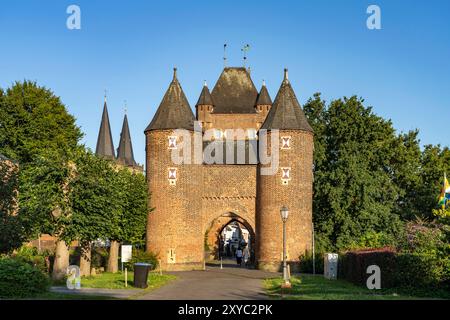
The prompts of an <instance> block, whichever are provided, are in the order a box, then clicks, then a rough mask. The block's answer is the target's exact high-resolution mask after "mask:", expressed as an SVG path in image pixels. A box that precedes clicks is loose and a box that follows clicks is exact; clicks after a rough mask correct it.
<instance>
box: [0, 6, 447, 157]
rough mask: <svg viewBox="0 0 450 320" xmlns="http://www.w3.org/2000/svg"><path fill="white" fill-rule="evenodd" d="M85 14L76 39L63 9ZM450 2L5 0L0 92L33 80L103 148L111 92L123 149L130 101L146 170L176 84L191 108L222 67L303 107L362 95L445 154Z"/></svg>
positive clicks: (0, 17) (0, 16)
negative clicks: (372, 18)
mask: <svg viewBox="0 0 450 320" xmlns="http://www.w3.org/2000/svg"><path fill="white" fill-rule="evenodd" d="M70 4H77V5H79V6H80V8H81V30H68V29H67V28H66V19H67V17H68V16H69V15H68V14H67V13H66V8H67V7H68V6H69V5H70ZM370 4H377V5H379V6H380V8H381V19H382V20H381V21H382V30H368V29H367V28H366V19H367V17H368V15H367V14H366V9H367V7H368V5H370ZM449 17H450V1H447V0H442V1H422V0H420V1H419V0H415V1H400V0H389V1H379V0H373V1H364V0H345V1H344V0H342V1H331V0H329V1H317V0H314V1H313V0H310V1H248V0H247V1H242V0H241V1H230V0H226V1H211V0H210V1H194V0H190V1H131V0H130V1H100V0H97V1H93V0H83V1H81V0H72V1H65V0H47V1H24V0H15V1H2V3H1V5H0V37H1V43H2V46H1V49H0V86H1V87H3V88H5V87H7V86H10V85H11V83H12V82H13V81H15V80H23V79H30V80H36V81H37V82H38V83H39V84H41V85H45V86H47V87H49V88H51V89H52V90H53V91H54V92H55V93H56V94H57V95H59V96H61V98H62V101H63V102H64V103H65V104H66V105H67V106H68V109H69V111H70V112H71V113H72V114H73V115H75V117H76V118H77V124H78V125H79V126H80V127H81V128H82V130H83V132H84V133H85V137H84V142H85V143H86V145H87V146H89V147H91V148H92V149H95V143H96V139H97V133H98V129H99V123H100V117H101V111H102V105H103V91H104V89H105V88H106V89H107V90H108V106H109V112H110V119H111V126H112V130H113V138H114V143H115V147H116V148H117V144H118V140H119V134H120V129H121V126H122V119H123V101H124V100H125V99H126V100H127V101H128V117H129V122H130V126H131V135H132V139H133V144H134V151H135V157H136V160H137V161H138V162H140V163H144V160H145V154H144V149H145V137H144V134H143V130H144V129H145V127H146V126H147V124H148V123H149V121H150V120H151V119H152V117H153V115H154V113H155V110H156V108H157V107H158V105H159V103H160V101H161V98H162V96H163V94H164V92H165V90H166V89H167V86H168V84H169V82H170V80H171V77H172V67H173V66H177V67H178V70H179V72H178V75H179V79H180V81H181V84H182V86H183V89H184V91H185V93H186V95H187V97H188V99H189V102H190V104H191V107H192V108H194V105H195V103H196V101H197V98H198V95H199V94H200V91H201V88H202V83H203V80H207V82H208V84H209V85H210V88H211V87H212V86H213V84H214V83H215V81H216V80H217V78H218V76H219V74H220V72H221V70H222V67H223V61H222V53H223V44H224V43H227V44H228V57H229V65H231V66H240V65H242V54H241V51H240V49H241V47H242V46H243V45H244V44H246V43H249V44H250V45H251V50H250V52H249V53H248V65H249V66H250V67H251V69H252V72H251V73H252V77H253V80H254V82H255V84H256V86H257V87H258V88H259V87H260V85H261V81H262V79H265V80H266V83H267V86H268V89H269V92H270V94H271V96H272V98H274V97H275V94H276V91H277V90H278V87H279V85H280V82H281V80H282V76H283V75H282V71H283V68H284V67H288V68H289V78H290V80H291V83H292V84H293V87H294V89H295V91H296V93H297V96H298V98H299V99H300V102H301V103H304V102H305V101H306V100H307V99H308V98H309V97H311V96H312V95H313V93H314V92H318V91H320V92H322V94H323V97H324V98H325V99H326V100H328V101H329V100H330V99H334V98H339V97H342V96H351V95H353V94H356V95H358V96H362V97H364V98H365V99H366V102H367V104H368V105H372V106H373V107H374V111H375V112H376V113H377V114H379V115H381V116H383V117H386V118H390V119H392V121H393V123H394V125H395V127H396V128H397V130H398V131H399V132H400V131H407V130H410V129H414V128H419V129H420V138H421V141H422V145H423V144H429V143H432V144H437V143H440V144H443V145H449V133H448V132H449V130H448V124H449V121H450V18H449Z"/></svg>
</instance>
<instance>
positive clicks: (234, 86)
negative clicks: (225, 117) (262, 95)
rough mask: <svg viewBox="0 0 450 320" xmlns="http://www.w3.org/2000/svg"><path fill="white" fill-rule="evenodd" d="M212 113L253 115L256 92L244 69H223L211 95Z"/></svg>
mask: <svg viewBox="0 0 450 320" xmlns="http://www.w3.org/2000/svg"><path fill="white" fill-rule="evenodd" d="M211 96H212V100H213V101H214V111H213V113H255V112H256V110H255V103H256V98H257V97H258V90H256V87H255V85H254V83H253V81H252V79H251V78H250V74H249V72H248V71H247V70H246V69H245V68H225V69H223V71H222V74H221V75H220V77H219V80H217V83H216V85H215V86H214V89H213V91H212V93H211Z"/></svg>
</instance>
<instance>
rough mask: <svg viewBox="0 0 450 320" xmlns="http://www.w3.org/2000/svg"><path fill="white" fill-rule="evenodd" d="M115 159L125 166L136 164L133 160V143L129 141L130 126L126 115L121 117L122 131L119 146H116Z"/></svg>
mask: <svg viewBox="0 0 450 320" xmlns="http://www.w3.org/2000/svg"><path fill="white" fill-rule="evenodd" d="M117 160H118V161H119V163H122V164H125V165H127V166H136V161H134V154H133V145H132V143H131V135H130V128H129V126H128V118H127V115H125V117H124V118H123V125H122V132H121V133H120V142H119V148H117Z"/></svg>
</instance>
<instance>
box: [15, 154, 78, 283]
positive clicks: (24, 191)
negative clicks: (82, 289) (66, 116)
mask: <svg viewBox="0 0 450 320" xmlns="http://www.w3.org/2000/svg"><path fill="white" fill-rule="evenodd" d="M73 176H74V163H73V161H72V153H71V152H70V151H61V150H59V151H55V150H52V149H49V150H47V151H46V152H41V155H38V156H35V157H34V161H33V162H28V163H26V164H24V165H23V166H21V170H20V174H19V181H20V183H19V218H20V221H21V225H22V226H23V227H24V230H25V234H26V238H27V239H36V238H37V237H39V236H40V234H41V233H46V234H50V235H53V236H55V237H57V243H56V252H55V261H54V267H53V278H54V279H60V278H62V277H63V276H64V274H65V269H66V268H67V266H68V263H69V252H68V248H67V244H66V242H65V241H64V239H63V238H62V234H63V232H64V230H65V228H66V226H67V225H68V224H69V222H70V219H71V214H72V210H71V207H70V203H69V197H68V195H69V194H70V189H69V183H70V180H71V179H72V178H73Z"/></svg>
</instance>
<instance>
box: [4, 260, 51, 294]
mask: <svg viewBox="0 0 450 320" xmlns="http://www.w3.org/2000/svg"><path fill="white" fill-rule="evenodd" d="M49 285H50V280H49V278H48V276H47V275H45V274H44V273H42V271H40V270H39V269H38V268H36V267H33V266H31V265H30V264H28V263H26V262H23V261H19V260H17V259H10V258H4V259H1V260H0V298H27V297H33V296H35V295H36V294H39V293H43V292H45V291H47V290H48V287H49Z"/></svg>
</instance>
